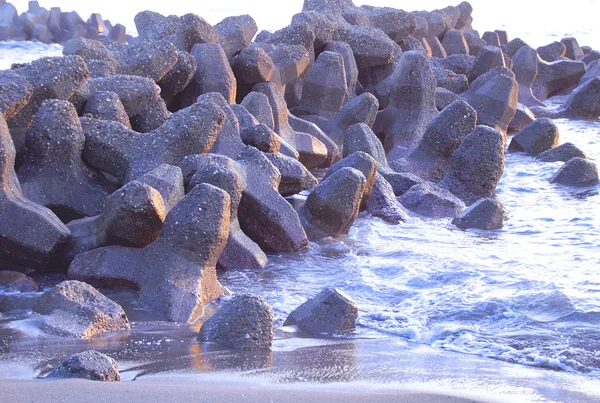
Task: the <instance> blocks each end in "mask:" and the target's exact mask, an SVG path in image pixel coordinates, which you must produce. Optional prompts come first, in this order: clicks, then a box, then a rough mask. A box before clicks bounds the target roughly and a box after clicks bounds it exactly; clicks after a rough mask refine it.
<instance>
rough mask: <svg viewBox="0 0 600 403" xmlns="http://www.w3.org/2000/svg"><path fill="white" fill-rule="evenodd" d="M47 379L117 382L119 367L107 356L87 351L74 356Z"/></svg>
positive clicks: (119, 376) (55, 369)
mask: <svg viewBox="0 0 600 403" xmlns="http://www.w3.org/2000/svg"><path fill="white" fill-rule="evenodd" d="M47 377H48V378H81V379H88V380H90V381H100V382H119V381H120V380H121V375H120V374H119V366H118V365H117V362H116V361H115V360H113V359H112V358H110V357H109V356H107V355H104V354H102V353H99V352H97V351H93V350H89V351H85V352H83V353H79V354H75V355H74V356H72V357H71V358H69V359H68V360H66V361H64V362H63V363H61V364H60V365H59V366H58V367H56V368H54V369H53V370H52V372H50V373H49V374H48V376H47Z"/></svg>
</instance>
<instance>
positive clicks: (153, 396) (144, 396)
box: [0, 377, 500, 403]
mask: <svg viewBox="0 0 600 403" xmlns="http://www.w3.org/2000/svg"><path fill="white" fill-rule="evenodd" d="M348 386H349V385H338V386H336V387H331V386H329V385H326V386H322V385H311V386H310V387H307V386H306V385H302V386H301V387H297V386H296V385H248V384H246V385H244V384H236V383H233V384H232V383H229V382H223V381H221V382H211V381H193V382H192V381H191V380H186V379H174V378H173V377H170V379H169V378H161V377H159V378H157V379H153V378H151V379H143V380H139V381H135V382H118V383H99V382H91V381H84V380H74V379H67V380H44V381H35V380H33V381H15V380H0V390H2V392H1V393H0V395H1V394H6V395H7V396H10V398H11V401H12V402H21V401H28V402H33V401H42V398H41V396H42V395H43V401H45V402H54V401H71V400H72V401H77V402H117V401H128V402H134V403H135V402H144V403H149V402H164V401H166V399H168V401H172V402H174V401H190V400H191V401H194V400H197V399H200V401H202V402H211V403H212V402H215V403H216V402H224V403H228V402H231V401H232V399H235V400H237V401H244V402H264V401H269V402H306V401H318V402H339V401H344V402H348V403H350V402H357V403H358V402H365V401H368V402H416V401H426V402H431V403H437V402H449V403H450V402H494V401H500V400H499V399H489V398H486V399H484V398H482V397H481V396H466V395H462V396H459V395H455V394H450V393H445V392H436V393H430V392H424V391H418V390H411V389H389V390H387V389H373V388H371V387H368V386H367V385H364V386H357V385H350V386H351V387H350V388H349V387H348ZM352 386H354V387H352ZM38 396H40V398H39V399H36V397H38ZM235 400H234V401H235Z"/></svg>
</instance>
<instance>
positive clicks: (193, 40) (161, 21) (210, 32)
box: [134, 11, 217, 52]
mask: <svg viewBox="0 0 600 403" xmlns="http://www.w3.org/2000/svg"><path fill="white" fill-rule="evenodd" d="M134 21H135V26H136V28H137V31H138V34H139V35H140V38H142V39H149V40H154V41H156V40H167V41H169V42H171V43H172V44H173V45H175V46H176V47H177V49H179V50H182V51H184V52H189V51H191V50H192V47H193V46H194V45H195V44H197V43H216V42H217V32H216V31H215V29H214V28H213V27H212V26H211V25H210V24H209V23H208V22H206V21H205V20H204V19H203V18H201V17H199V16H197V15H195V14H186V15H184V16H182V17H177V16H174V15H171V16H168V17H165V16H163V15H161V14H159V13H155V12H152V11H142V12H140V13H138V14H137V15H136V16H135V19H134Z"/></svg>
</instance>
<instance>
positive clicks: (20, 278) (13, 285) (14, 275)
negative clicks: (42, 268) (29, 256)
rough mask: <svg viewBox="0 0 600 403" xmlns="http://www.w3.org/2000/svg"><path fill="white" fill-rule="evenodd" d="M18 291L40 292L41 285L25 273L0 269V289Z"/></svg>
mask: <svg viewBox="0 0 600 403" xmlns="http://www.w3.org/2000/svg"><path fill="white" fill-rule="evenodd" d="M2 288H4V289H6V290H8V291H13V292H14V291H17V292H38V291H40V286H39V285H38V284H37V283H36V282H35V281H34V280H33V279H31V278H30V277H28V276H26V275H25V274H23V273H18V272H14V271H7V270H3V271H0V289H2Z"/></svg>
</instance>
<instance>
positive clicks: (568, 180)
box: [550, 158, 598, 186]
mask: <svg viewBox="0 0 600 403" xmlns="http://www.w3.org/2000/svg"><path fill="white" fill-rule="evenodd" d="M550 182H551V183H558V184H560V185H567V186H586V185H593V184H595V183H597V182H598V167H597V166H596V164H594V163H593V162H591V161H589V160H587V159H583V158H572V159H570V160H569V161H567V162H566V163H565V165H563V166H562V167H561V168H560V169H559V170H558V172H557V173H556V174H554V176H553V177H552V178H551V179H550Z"/></svg>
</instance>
